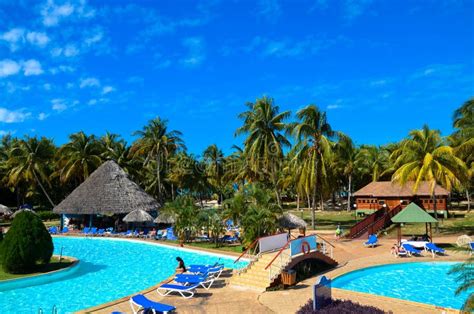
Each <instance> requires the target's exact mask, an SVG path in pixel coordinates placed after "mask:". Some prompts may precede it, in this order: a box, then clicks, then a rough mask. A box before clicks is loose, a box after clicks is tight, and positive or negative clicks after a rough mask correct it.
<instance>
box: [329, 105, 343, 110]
mask: <svg viewBox="0 0 474 314" xmlns="http://www.w3.org/2000/svg"><path fill="white" fill-rule="evenodd" d="M339 108H341V105H337V104H333V105H328V106H327V110H334V109H339Z"/></svg>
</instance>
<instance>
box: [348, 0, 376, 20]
mask: <svg viewBox="0 0 474 314" xmlns="http://www.w3.org/2000/svg"><path fill="white" fill-rule="evenodd" d="M371 3H372V0H346V1H345V2H344V18H345V19H346V20H348V21H352V20H354V19H356V18H358V17H359V16H361V15H363V14H364V13H365V12H366V10H367V9H368V7H369V6H370V4H371Z"/></svg>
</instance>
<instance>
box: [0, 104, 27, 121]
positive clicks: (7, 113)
mask: <svg viewBox="0 0 474 314" xmlns="http://www.w3.org/2000/svg"><path fill="white" fill-rule="evenodd" d="M30 116H31V113H30V112H25V111H24V110H13V111H12V110H8V109H7V108H2V107H0V122H4V123H17V122H23V121H25V120H26V119H27V118H28V117H30Z"/></svg>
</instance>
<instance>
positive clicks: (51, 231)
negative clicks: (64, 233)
mask: <svg viewBox="0 0 474 314" xmlns="http://www.w3.org/2000/svg"><path fill="white" fill-rule="evenodd" d="M49 233H50V234H58V228H56V227H55V226H53V227H50V228H49Z"/></svg>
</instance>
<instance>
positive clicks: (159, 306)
mask: <svg viewBox="0 0 474 314" xmlns="http://www.w3.org/2000/svg"><path fill="white" fill-rule="evenodd" d="M130 308H131V309H132V312H133V314H137V313H138V312H139V311H140V310H144V309H151V310H153V313H164V314H165V313H169V312H171V311H174V310H176V308H175V307H174V306H172V305H168V304H163V303H159V302H155V301H152V300H150V299H148V298H147V297H145V296H144V295H143V294H137V295H134V296H133V297H131V298H130Z"/></svg>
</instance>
